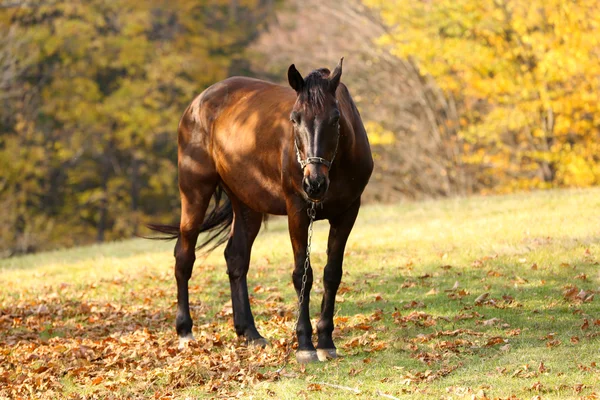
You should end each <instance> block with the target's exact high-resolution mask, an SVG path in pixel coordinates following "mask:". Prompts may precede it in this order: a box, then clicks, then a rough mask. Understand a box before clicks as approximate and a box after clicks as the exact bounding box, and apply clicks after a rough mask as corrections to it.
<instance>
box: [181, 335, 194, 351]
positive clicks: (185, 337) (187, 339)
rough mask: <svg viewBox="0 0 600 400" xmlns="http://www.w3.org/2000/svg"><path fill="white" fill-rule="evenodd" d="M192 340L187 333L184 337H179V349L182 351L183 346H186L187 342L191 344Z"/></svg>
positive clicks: (192, 336) (192, 337)
mask: <svg viewBox="0 0 600 400" xmlns="http://www.w3.org/2000/svg"><path fill="white" fill-rule="evenodd" d="M192 340H194V335H192V334H191V333H188V334H187V335H185V336H181V337H179V349H184V348H185V346H187V344H188V343H189V342H191V341H192Z"/></svg>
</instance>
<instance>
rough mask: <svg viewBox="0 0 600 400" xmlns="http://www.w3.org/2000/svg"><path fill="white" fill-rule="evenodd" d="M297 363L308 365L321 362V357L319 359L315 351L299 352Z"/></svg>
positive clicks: (297, 353)
mask: <svg viewBox="0 0 600 400" xmlns="http://www.w3.org/2000/svg"><path fill="white" fill-rule="evenodd" d="M296 361H298V364H308V363H312V362H317V361H319V357H317V352H316V351H314V350H298V351H297V352H296Z"/></svg>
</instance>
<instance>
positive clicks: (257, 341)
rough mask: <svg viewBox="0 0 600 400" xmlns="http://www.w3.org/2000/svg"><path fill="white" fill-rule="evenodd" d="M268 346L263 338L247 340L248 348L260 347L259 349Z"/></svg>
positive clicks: (267, 342)
mask: <svg viewBox="0 0 600 400" xmlns="http://www.w3.org/2000/svg"><path fill="white" fill-rule="evenodd" d="M268 345H269V341H268V340H267V339H265V338H262V337H261V338H258V339H254V340H249V341H248V347H261V348H265V347H267V346H268Z"/></svg>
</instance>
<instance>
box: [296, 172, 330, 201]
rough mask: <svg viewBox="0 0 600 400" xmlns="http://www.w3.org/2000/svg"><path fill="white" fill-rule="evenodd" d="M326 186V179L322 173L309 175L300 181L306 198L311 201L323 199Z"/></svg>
mask: <svg viewBox="0 0 600 400" xmlns="http://www.w3.org/2000/svg"><path fill="white" fill-rule="evenodd" d="M328 187H329V182H328V179H327V177H325V176H323V175H317V176H315V177H314V178H312V177H311V176H310V175H309V176H307V177H305V178H304V180H303V181H302V188H303V189H304V192H305V193H306V195H307V196H308V198H309V199H310V200H312V201H321V200H323V197H325V193H327V188H328Z"/></svg>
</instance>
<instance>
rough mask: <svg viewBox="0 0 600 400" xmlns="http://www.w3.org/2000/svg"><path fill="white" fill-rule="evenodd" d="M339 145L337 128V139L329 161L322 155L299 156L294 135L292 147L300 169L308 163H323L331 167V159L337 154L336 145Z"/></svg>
mask: <svg viewBox="0 0 600 400" xmlns="http://www.w3.org/2000/svg"><path fill="white" fill-rule="evenodd" d="M339 145H340V130H339V128H338V134H337V141H336V142H335V151H334V152H333V157H331V161H327V160H326V159H324V158H322V157H306V159H305V160H303V159H302V157H301V156H300V149H299V148H298V142H297V141H296V137H295V136H294V147H295V148H296V158H297V159H298V163H300V166H301V167H302V169H304V168H306V166H307V165H308V164H323V165H324V166H326V167H327V168H331V164H333V160H335V156H336V155H337V151H338V146H339Z"/></svg>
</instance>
